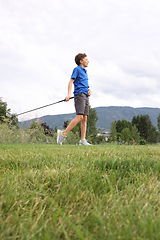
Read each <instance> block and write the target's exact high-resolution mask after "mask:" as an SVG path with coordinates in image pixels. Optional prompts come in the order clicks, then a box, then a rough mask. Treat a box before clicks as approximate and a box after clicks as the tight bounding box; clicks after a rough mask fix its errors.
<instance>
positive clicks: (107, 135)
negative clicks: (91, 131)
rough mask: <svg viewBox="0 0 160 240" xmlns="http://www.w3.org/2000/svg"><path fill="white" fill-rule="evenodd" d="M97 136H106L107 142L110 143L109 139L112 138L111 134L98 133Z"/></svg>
mask: <svg viewBox="0 0 160 240" xmlns="http://www.w3.org/2000/svg"><path fill="white" fill-rule="evenodd" d="M97 136H98V137H99V136H104V137H105V141H108V138H109V136H110V132H101V133H98V134H97Z"/></svg>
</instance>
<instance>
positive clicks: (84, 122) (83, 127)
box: [81, 115, 87, 140]
mask: <svg viewBox="0 0 160 240" xmlns="http://www.w3.org/2000/svg"><path fill="white" fill-rule="evenodd" d="M86 128H87V115H84V116H83V119H82V120H81V140H83V139H85V137H86Z"/></svg>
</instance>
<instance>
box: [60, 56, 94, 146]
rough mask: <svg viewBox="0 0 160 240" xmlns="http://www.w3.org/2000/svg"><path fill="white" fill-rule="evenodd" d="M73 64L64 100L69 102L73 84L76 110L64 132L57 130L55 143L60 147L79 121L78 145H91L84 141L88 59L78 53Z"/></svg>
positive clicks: (89, 92) (87, 102)
mask: <svg viewBox="0 0 160 240" xmlns="http://www.w3.org/2000/svg"><path fill="white" fill-rule="evenodd" d="M75 62H76V64H77V65H78V66H77V67H76V68H74V69H73V73H72V76H71V79H70V81H69V84H68V95H67V96H66V98H65V100H66V101H69V99H70V97H71V90H72V85H73V84H74V104H75V109H76V117H75V118H74V119H73V120H72V121H71V122H70V124H69V125H68V127H67V128H66V129H65V130H64V131H61V130H59V129H58V130H57V143H58V144H59V145H62V142H63V140H64V139H65V137H66V135H67V133H69V131H70V130H71V129H72V128H73V127H75V126H76V125H77V124H78V123H79V122H80V121H81V140H80V142H79V145H91V144H89V143H88V142H87V140H86V139H85V136H86V127H87V116H88V115H89V96H91V94H92V91H91V90H90V89H89V85H88V75H87V71H86V67H88V63H89V61H88V58H87V55H86V54H85V53H84V54H82V53H79V54H78V55H76V57H75Z"/></svg>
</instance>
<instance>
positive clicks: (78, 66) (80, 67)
mask: <svg viewBox="0 0 160 240" xmlns="http://www.w3.org/2000/svg"><path fill="white" fill-rule="evenodd" d="M78 67H79V68H81V69H82V70H83V71H85V72H87V70H86V69H85V68H83V67H81V66H78Z"/></svg>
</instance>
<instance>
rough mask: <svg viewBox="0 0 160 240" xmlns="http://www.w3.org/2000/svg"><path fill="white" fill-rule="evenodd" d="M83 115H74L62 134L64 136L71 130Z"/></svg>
mask: <svg viewBox="0 0 160 240" xmlns="http://www.w3.org/2000/svg"><path fill="white" fill-rule="evenodd" d="M82 119H83V115H76V117H75V118H74V119H73V120H72V121H71V122H70V124H69V125H68V127H67V128H66V129H65V130H64V132H63V136H64V137H65V136H66V135H67V133H69V131H71V130H72V128H74V127H75V126H76V125H77V124H78V123H79V122H80V121H82Z"/></svg>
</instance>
